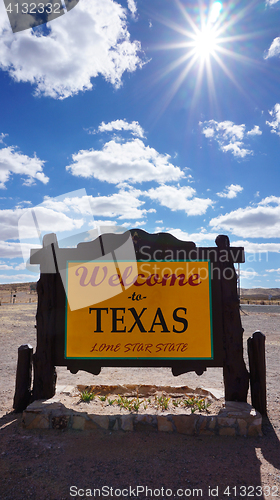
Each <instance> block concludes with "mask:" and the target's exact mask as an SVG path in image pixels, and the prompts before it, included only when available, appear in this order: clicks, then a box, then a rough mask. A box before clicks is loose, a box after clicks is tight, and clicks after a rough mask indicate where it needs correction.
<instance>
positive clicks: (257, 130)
mask: <svg viewBox="0 0 280 500" xmlns="http://www.w3.org/2000/svg"><path fill="white" fill-rule="evenodd" d="M247 135H262V131H261V130H260V127H259V126H258V125H255V126H254V128H252V130H249V132H247Z"/></svg>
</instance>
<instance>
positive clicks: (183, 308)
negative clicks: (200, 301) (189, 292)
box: [173, 307, 188, 333]
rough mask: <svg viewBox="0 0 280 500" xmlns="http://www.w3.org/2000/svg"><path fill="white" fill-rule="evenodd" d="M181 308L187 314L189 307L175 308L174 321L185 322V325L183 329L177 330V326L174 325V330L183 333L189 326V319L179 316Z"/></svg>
mask: <svg viewBox="0 0 280 500" xmlns="http://www.w3.org/2000/svg"><path fill="white" fill-rule="evenodd" d="M180 310H181V311H184V313H185V314H187V309H186V308H185V307H177V309H174V311H173V319H174V321H177V322H178V323H183V325H184V326H183V329H182V330H177V329H176V328H175V326H174V325H173V332H175V333H183V332H185V331H186V329H187V328H188V321H187V320H186V318H180V316H178V314H177V312H178V311H180Z"/></svg>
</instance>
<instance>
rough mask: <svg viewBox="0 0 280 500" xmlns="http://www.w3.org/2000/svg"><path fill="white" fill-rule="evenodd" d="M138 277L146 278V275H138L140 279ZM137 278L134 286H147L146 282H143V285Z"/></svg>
mask: <svg viewBox="0 0 280 500" xmlns="http://www.w3.org/2000/svg"><path fill="white" fill-rule="evenodd" d="M138 277H141V278H145V274H138V276H137V278H138ZM137 278H136V281H135V282H134V285H135V286H142V285H145V283H146V281H143V283H138V281H137Z"/></svg>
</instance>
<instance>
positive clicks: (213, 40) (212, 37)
mask: <svg viewBox="0 0 280 500" xmlns="http://www.w3.org/2000/svg"><path fill="white" fill-rule="evenodd" d="M193 46H194V53H195V55H196V56H197V57H200V58H201V59H206V58H207V57H209V56H211V55H212V56H213V55H214V54H215V53H216V50H217V48H218V46H219V38H218V37H217V33H216V30H215V29H214V28H213V27H212V26H206V27H205V28H204V29H203V30H202V31H200V32H199V33H198V34H196V36H195V39H194V42H193Z"/></svg>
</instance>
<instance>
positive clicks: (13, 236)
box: [0, 206, 83, 240]
mask: <svg viewBox="0 0 280 500" xmlns="http://www.w3.org/2000/svg"><path fill="white" fill-rule="evenodd" d="M25 213H26V209H24V208H15V209H14V210H13V209H6V210H0V234H1V239H2V240H17V239H18V238H19V233H18V221H19V219H20V217H22V216H23V215H24V214H25ZM36 217H37V221H38V224H39V227H40V230H41V232H45V233H52V232H59V231H72V230H74V229H79V228H80V227H81V226H82V225H83V219H82V218H81V217H80V218H78V219H73V218H70V217H67V215H65V214H64V213H63V212H60V211H56V210H53V209H51V208H46V207H42V206H40V207H36ZM31 220H32V219H31V218H28V219H26V223H24V220H22V225H21V234H22V235H24V238H34V234H36V235H37V233H36V231H35V233H34V225H31V224H30V221H31Z"/></svg>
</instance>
